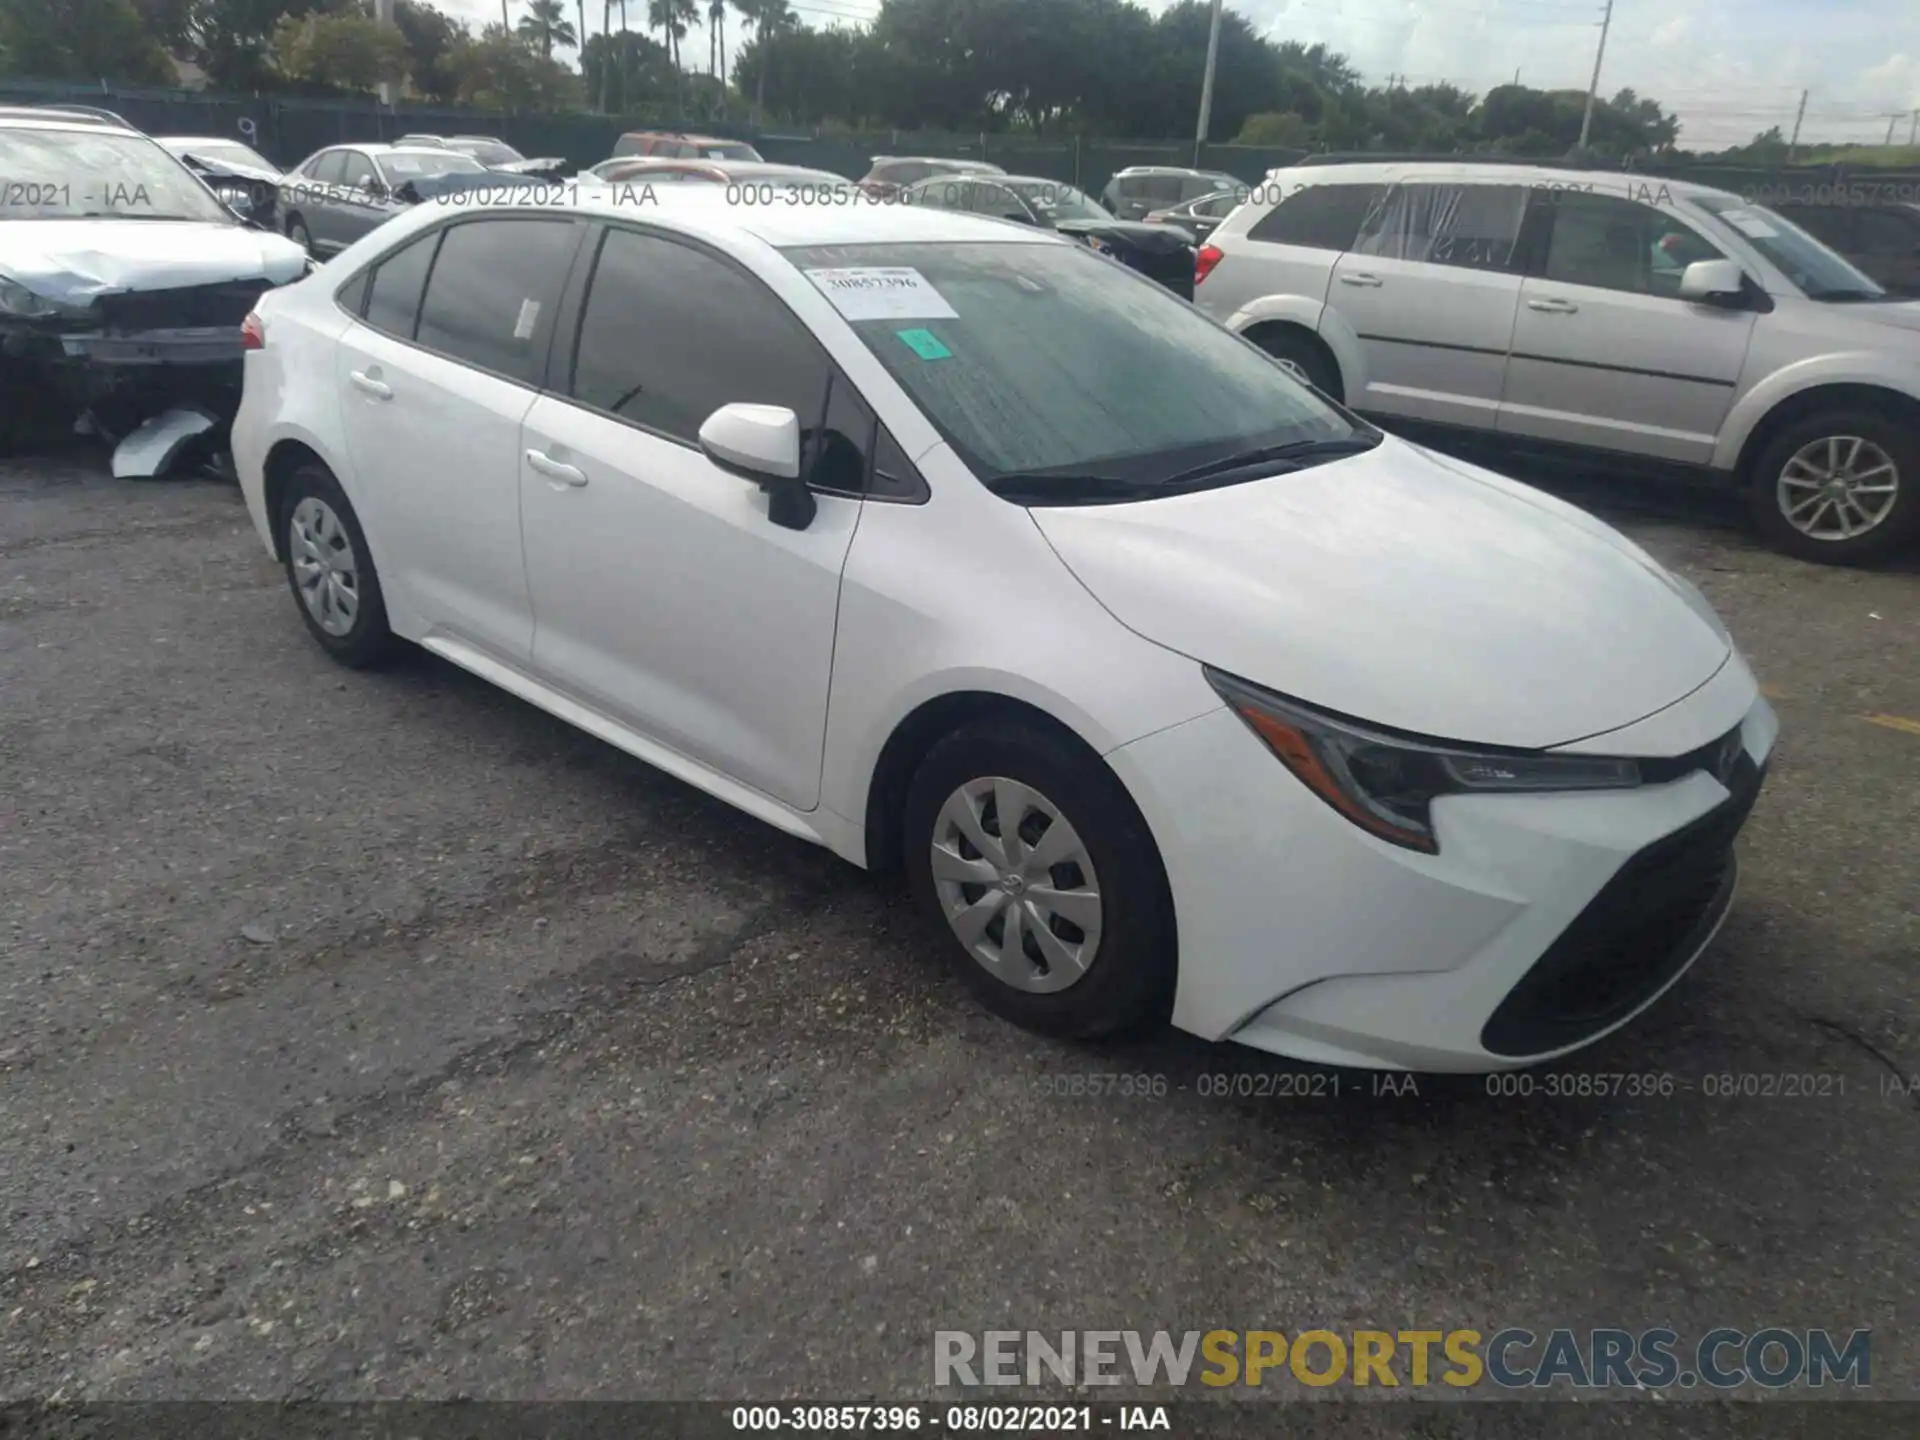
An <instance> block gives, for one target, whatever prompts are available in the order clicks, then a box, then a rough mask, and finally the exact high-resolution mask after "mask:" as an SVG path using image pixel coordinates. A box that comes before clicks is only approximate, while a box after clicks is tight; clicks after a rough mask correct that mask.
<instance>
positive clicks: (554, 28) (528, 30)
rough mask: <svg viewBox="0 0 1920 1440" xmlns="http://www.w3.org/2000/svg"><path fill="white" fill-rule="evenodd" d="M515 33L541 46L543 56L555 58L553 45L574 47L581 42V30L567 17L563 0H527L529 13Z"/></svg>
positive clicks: (522, 19) (567, 47)
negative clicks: (577, 29)
mask: <svg viewBox="0 0 1920 1440" xmlns="http://www.w3.org/2000/svg"><path fill="white" fill-rule="evenodd" d="M515 33H516V34H517V35H519V37H520V38H521V39H522V40H526V41H530V42H531V43H533V44H534V45H537V46H539V47H540V54H541V56H542V57H543V58H545V59H548V60H551V59H553V47H554V46H556V45H559V46H562V47H563V48H565V49H569V50H571V49H573V48H574V47H576V46H577V45H579V43H580V35H579V32H578V31H576V30H575V29H574V28H573V22H572V21H570V20H568V19H567V12H566V7H565V6H564V5H562V4H561V0H527V13H526V14H525V15H522V16H521V17H520V23H519V25H518V26H516V27H515Z"/></svg>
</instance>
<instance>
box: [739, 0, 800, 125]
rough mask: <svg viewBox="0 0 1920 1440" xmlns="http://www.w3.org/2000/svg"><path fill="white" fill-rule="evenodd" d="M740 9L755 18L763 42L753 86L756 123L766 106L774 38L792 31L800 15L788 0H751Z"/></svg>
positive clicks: (755, 33)
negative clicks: (749, 4) (768, 74)
mask: <svg viewBox="0 0 1920 1440" xmlns="http://www.w3.org/2000/svg"><path fill="white" fill-rule="evenodd" d="M740 13H741V14H743V15H746V16H749V17H750V18H751V19H752V21H753V36H754V39H756V40H758V41H759V42H760V55H759V60H760V66H759V69H760V73H759V75H758V76H756V77H755V80H754V87H753V123H754V124H755V125H758V124H759V123H760V115H761V112H762V111H764V110H765V109H766V107H767V71H768V70H769V69H770V68H771V67H772V64H773V42H774V40H775V38H776V37H778V36H781V35H790V34H792V33H793V32H794V30H795V29H797V28H798V27H799V24H800V17H799V16H798V15H795V14H794V13H793V7H792V6H791V5H789V4H788V3H787V0H752V4H751V8H749V7H747V6H741V7H740Z"/></svg>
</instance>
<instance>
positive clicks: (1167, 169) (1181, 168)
mask: <svg viewBox="0 0 1920 1440" xmlns="http://www.w3.org/2000/svg"><path fill="white" fill-rule="evenodd" d="M1113 173H1114V178H1116V179H1118V178H1119V177H1120V176H1122V175H1198V176H1201V177H1202V178H1211V177H1212V176H1215V175H1225V174H1226V173H1227V172H1226V171H1224V170H1196V169H1194V168H1193V167H1192V166H1191V165H1129V166H1127V167H1126V169H1124V170H1116V171H1114V172H1113Z"/></svg>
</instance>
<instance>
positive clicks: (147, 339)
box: [0, 107, 310, 475]
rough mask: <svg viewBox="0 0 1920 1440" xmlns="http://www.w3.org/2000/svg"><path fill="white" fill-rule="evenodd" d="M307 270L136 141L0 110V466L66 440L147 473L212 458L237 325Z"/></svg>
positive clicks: (98, 128) (54, 117)
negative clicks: (263, 298)
mask: <svg viewBox="0 0 1920 1440" xmlns="http://www.w3.org/2000/svg"><path fill="white" fill-rule="evenodd" d="M309 264H310V262H309V260H308V258H307V256H306V254H305V252H304V251H302V250H301V249H300V247H299V246H297V245H295V244H293V243H292V242H291V241H289V240H287V239H285V238H284V237H282V236H279V235H275V234H272V233H270V232H268V231H265V230H261V229H256V228H254V227H252V226H250V225H247V224H246V223H244V222H243V221H242V220H241V219H240V218H239V217H238V216H237V215H235V214H234V213H233V212H232V211H231V210H230V209H228V208H227V207H226V206H225V205H223V204H222V203H221V202H220V200H219V199H218V198H217V197H216V196H215V195H214V194H213V192H212V191H211V190H209V189H208V188H207V186H206V185H205V184H204V183H203V182H202V181H201V180H200V179H199V178H198V177H196V176H195V175H194V174H193V173H192V172H191V171H189V170H188V169H187V168H186V167H185V166H184V165H182V164H181V163H180V161H179V160H177V159H176V158H175V157H174V156H172V155H170V154H168V153H167V151H166V150H164V149H162V148H161V147H160V146H159V145H158V144H156V143H155V142H154V141H152V140H150V139H149V138H147V137H146V136H145V135H142V134H140V133H139V132H138V131H136V130H133V129H131V128H130V127H127V126H124V125H120V124H116V123H114V122H113V121H111V120H110V119H106V118H93V117H88V116H82V115H77V114H67V113H61V112H56V111H51V110H36V109H31V108H26V107H13V108H8V107H0V453H5V452H7V451H9V450H12V449H17V448H21V447H23V446H26V445H29V444H32V443H33V442H34V441H35V440H36V439H38V438H41V437H45V436H48V435H49V434H50V432H52V431H53V430H55V429H69V430H70V429H75V428H77V429H79V430H80V431H82V432H83V433H90V434H94V435H98V436H100V437H102V438H104V439H106V440H107V441H108V442H109V443H111V444H114V445H115V446H116V447H117V453H116V457H115V465H114V470H115V473H116V474H121V475H151V474H157V473H159V472H160V471H161V470H162V469H164V468H166V466H167V465H168V464H170V463H173V462H174V461H176V460H178V459H179V458H181V457H182V456H183V455H185V454H187V453H190V452H192V451H194V450H196V449H197V450H200V451H202V452H205V451H208V450H210V449H211V448H212V447H213V446H215V445H217V444H218V443H219V441H220V439H221V436H222V432H224V430H225V427H226V423H227V422H228V421H229V420H230V419H231V418H232V415H233V412H234V411H235V409H237V408H238V406H239V400H240V376H241V364H240V361H241V355H242V343H243V342H242V337H241V331H240V324H241V321H242V320H244V319H245V318H246V315H247V312H248V311H249V310H250V309H251V308H252V306H253V302H254V301H255V300H256V299H258V298H259V296H260V294H261V293H262V292H263V291H265V290H267V289H270V288H272V287H273V286H276V285H284V284H286V283H287V282H289V281H292V280H297V279H299V278H300V277H301V275H303V274H305V273H306V271H307V269H308V268H309Z"/></svg>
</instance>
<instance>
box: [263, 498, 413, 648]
mask: <svg viewBox="0 0 1920 1440" xmlns="http://www.w3.org/2000/svg"><path fill="white" fill-rule="evenodd" d="M280 525H281V534H282V537H283V539H284V541H285V545H286V554H287V561H286V565H287V585H288V587H289V588H290V589H291V590H292V591H293V598H294V601H295V603H297V604H298V605H299V607H300V618H301V619H302V620H304V621H306V623H307V630H308V632H309V633H310V634H311V635H312V636H313V638H314V639H315V640H317V641H319V642H320V648H321V649H323V650H325V651H326V652H327V653H328V654H329V655H331V656H333V658H334V659H336V660H338V661H339V662H340V663H341V664H342V665H347V666H351V667H352V668H353V669H356V670H363V669H369V668H371V667H373V666H375V665H378V664H380V663H381V662H382V661H384V660H386V659H387V658H388V657H389V656H391V655H392V654H393V652H394V650H395V649H397V648H398V644H397V641H396V639H395V637H394V634H393V631H392V630H391V629H389V628H388V626H387V603H386V597H385V596H384V595H383V594H382V593H381V590H380V576H379V575H378V574H377V573H376V572H375V571H374V568H373V555H372V552H371V551H369V550H368V548H367V537H366V535H365V534H364V533H363V532H362V531H361V529H360V520H359V517H358V516H356V515H355V514H354V513H353V506H352V505H350V504H349V503H348V502H347V497H346V493H345V492H344V491H343V490H341V488H340V482H339V481H337V480H335V479H334V478H333V475H332V474H331V473H330V472H329V471H328V470H327V468H326V467H325V466H324V465H321V464H319V463H317V462H309V463H307V464H305V465H302V466H301V467H300V468H299V469H298V470H296V471H294V473H293V474H292V475H291V476H289V477H288V479H287V488H286V492H285V495H284V497H283V499H282V501H281V509H280Z"/></svg>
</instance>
